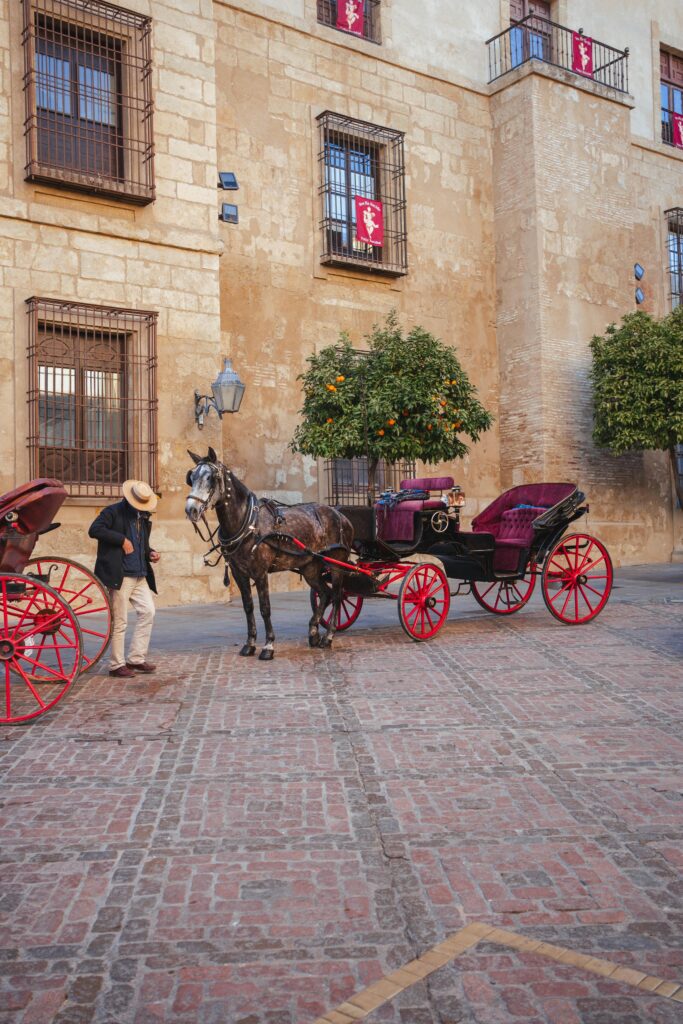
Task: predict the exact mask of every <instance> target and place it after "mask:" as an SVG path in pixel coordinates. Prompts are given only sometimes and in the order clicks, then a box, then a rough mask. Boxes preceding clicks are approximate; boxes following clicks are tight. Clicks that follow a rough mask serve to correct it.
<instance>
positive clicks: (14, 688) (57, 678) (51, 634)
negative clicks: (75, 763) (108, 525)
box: [0, 479, 111, 725]
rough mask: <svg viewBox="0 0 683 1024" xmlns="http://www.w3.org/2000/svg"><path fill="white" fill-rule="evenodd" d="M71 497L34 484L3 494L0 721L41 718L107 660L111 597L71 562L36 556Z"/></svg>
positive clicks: (55, 486)
mask: <svg viewBox="0 0 683 1024" xmlns="http://www.w3.org/2000/svg"><path fill="white" fill-rule="evenodd" d="M66 497H67V492H66V490H65V488H64V486H63V485H62V484H61V483H60V482H59V481H58V480H50V479H39V480H32V481H30V483H27V484H24V485H23V486H22V487H18V488H16V490H13V491H10V492H9V493H7V494H4V495H2V496H0V724H3V725H7V724H13V723H17V722H24V721H27V720H28V719H31V718H35V717H36V716H37V715H42V714H43V712H45V711H48V710H49V708H51V707H54V705H55V704H56V703H57V702H58V701H59V700H61V699H62V697H63V696H64V695H65V693H66V692H67V690H68V689H69V687H70V686H71V684H72V683H73V682H74V680H75V679H76V678H77V677H78V675H79V674H80V673H81V672H84V671H86V670H87V669H90V668H93V666H94V665H95V664H96V663H97V662H98V661H99V659H100V658H101V657H102V655H103V653H104V651H105V649H106V647H107V644H108V643H109V635H110V631H111V608H110V603H109V595H108V593H107V590H106V588H105V587H104V586H103V585H102V584H101V583H100V581H99V580H98V579H97V578H96V577H95V576H94V575H93V574H92V573H91V572H90V571H89V570H88V569H86V568H85V567H84V566H82V565H80V564H79V563H78V562H74V561H72V560H71V559H69V558H60V557H49V558H43V557H38V558H34V557H32V556H33V549H34V547H35V544H36V542H37V540H38V537H39V536H40V535H41V534H44V533H48V532H49V531H50V530H53V529H55V528H56V527H58V526H59V523H55V522H53V520H54V517H55V515H56V514H57V512H58V511H59V509H60V508H61V506H62V504H63V502H64V500H65V498H66Z"/></svg>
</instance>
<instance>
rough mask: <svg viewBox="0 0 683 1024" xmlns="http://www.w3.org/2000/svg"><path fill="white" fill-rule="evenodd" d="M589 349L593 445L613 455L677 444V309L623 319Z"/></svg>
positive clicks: (680, 435)
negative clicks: (655, 315)
mask: <svg viewBox="0 0 683 1024" xmlns="http://www.w3.org/2000/svg"><path fill="white" fill-rule="evenodd" d="M591 349H592V352H593V365H592V368H591V382H592V384H593V401H594V406H595V426H594V430H593V440H594V441H595V443H596V444H598V445H599V446H600V447H602V448H609V449H610V451H612V452H613V453H614V454H615V455H621V454H623V453H624V452H628V451H643V450H646V449H662V450H669V449H671V448H672V447H673V445H675V444H681V443H683V308H681V307H679V308H678V309H676V310H674V312H673V313H671V314H670V315H669V316H668V317H666V318H665V319H664V320H659V321H658V320H655V319H653V317H651V316H650V315H649V314H648V313H641V312H638V313H629V314H628V315H627V316H625V317H624V318H623V320H622V322H621V325H620V326H619V327H616V326H615V325H614V324H611V325H610V326H609V327H608V328H607V331H606V332H605V336H604V337H594V338H593V340H592V341H591Z"/></svg>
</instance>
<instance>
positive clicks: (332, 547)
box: [185, 448, 353, 661]
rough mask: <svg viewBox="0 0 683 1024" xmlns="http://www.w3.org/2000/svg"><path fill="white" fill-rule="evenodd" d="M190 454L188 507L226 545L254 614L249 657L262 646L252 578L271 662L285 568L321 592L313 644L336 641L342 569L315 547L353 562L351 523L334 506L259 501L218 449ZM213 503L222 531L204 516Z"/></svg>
mask: <svg viewBox="0 0 683 1024" xmlns="http://www.w3.org/2000/svg"><path fill="white" fill-rule="evenodd" d="M188 455H189V456H190V458H191V459H192V460H193V462H194V463H195V468H194V469H191V470H190V471H189V472H188V474H187V483H188V486H189V487H191V491H190V494H189V496H188V498H187V500H186V502H185V514H186V516H187V517H188V519H189V520H190V522H192V524H193V525H194V526H195V528H197V529H198V527H197V524H198V523H199V521H200V520H202V521H203V522H204V524H205V528H206V530H207V537H206V538H205V539H207V540H209V539H211V540H212V542H213V543H215V550H220V552H221V554H222V555H223V557H224V558H225V561H226V563H227V565H228V566H229V567H230V569H231V570H232V574H233V576H234V577H235V583H236V584H237V586H238V587H239V591H240V594H241V595H242V604H243V606H244V612H245V614H246V616H247V642H246V643H245V645H244V647H243V648H242V650H241V651H240V654H241V655H243V656H245V657H247V656H248V655H250V654H254V652H255V650H256V618H255V616H254V601H253V599H252V596H251V581H252V580H253V581H254V583H255V584H256V591H257V593H258V599H259V609H260V611H261V617H262V619H263V623H264V626H265V628H266V643H265V646H264V648H263V650H262V651H261V653H260V654H259V658H260V659H261V660H262V661H270V659H271V658H272V657H273V655H274V653H275V651H274V641H275V634H274V633H273V626H272V623H271V618H270V594H269V592H268V574H269V573H271V572H282V571H283V570H290V571H296V572H299V573H301V575H302V576H303V578H304V579H305V580H306V582H307V583H308V585H309V587H311V589H312V590H314V591H315V592H316V593H317V595H318V603H317V607H316V610H315V612H314V614H313V616H312V617H311V620H310V622H309V624H308V642H309V644H310V646H311V647H329V646H330V645H331V643H332V638H333V636H334V633H335V630H336V627H337V622H338V616H339V606H340V603H341V597H342V589H343V571H341V570H338V569H335V568H334V566H330V565H327V564H326V563H325V562H323V561H322V559H320V558H316V557H315V556H314V555H313V554H312V552H328V553H329V554H330V556H331V557H333V558H335V559H338V560H339V561H346V559H347V558H348V556H349V552H350V551H351V545H352V543H353V527H352V526H351V523H350V522H349V521H348V519H346V518H345V517H344V516H343V515H342V514H341V512H338V511H337V510H336V509H334V508H331V507H330V506H329V505H317V504H314V503H308V504H305V505H289V506H282V505H278V504H277V503H276V502H272V501H269V500H264V499H262V500H260V501H259V500H258V499H257V497H256V495H255V494H254V493H253V492H252V491H250V490H249V488H248V487H247V486H246V484H244V483H242V481H241V480H239V479H238V478H237V477H236V476H235V474H234V473H233V472H231V470H229V469H228V467H227V466H224V465H223V463H222V462H219V460H218V458H217V456H216V453H215V451H214V450H213V448H209V452H208V454H207V455H206V456H205V457H204V458H201V457H200V456H199V455H195V454H194V452H190V451H188ZM210 508H213V509H214V510H215V513H216V517H217V519H218V530H217V532H216V531H214V533H211V532H210V530H209V527H208V524H207V523H206V518H205V516H206V512H207V510H208V509H210ZM214 537H215V538H216V539H215V541H214V540H213V538H214ZM290 538H296V539H297V540H298V541H300V542H301V543H302V544H304V545H305V547H306V548H307V549H308V551H307V552H301V553H300V552H299V551H298V550H297V549H296V546H295V545H294V543H293V542H292V541H291V539H290ZM330 602H332V604H333V614H332V615H331V616H330V622H329V626H328V627H327V630H326V632H325V634H324V635H323V636H322V637H321V636H320V633H319V626H320V620H321V618H322V616H323V615H324V613H325V610H326V608H327V607H328V605H329V604H330Z"/></svg>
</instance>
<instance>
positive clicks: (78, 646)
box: [0, 573, 83, 725]
mask: <svg viewBox="0 0 683 1024" xmlns="http://www.w3.org/2000/svg"><path fill="white" fill-rule="evenodd" d="M82 648H83V645H82V640H81V630H80V627H79V625H78V618H77V616H76V613H75V612H74V611H73V610H72V608H71V607H70V606H69V604H68V602H67V601H65V600H64V598H63V597H61V596H60V594H58V593H57V591H56V590H54V589H53V588H52V587H48V586H47V585H46V584H45V583H43V582H42V581H41V580H37V579H34V578H32V577H31V576H21V575H19V574H15V573H3V574H2V575H0V694H1V696H0V724H2V725H13V724H16V723H18V722H26V721H28V720H29V719H30V718H36V717H37V716H38V715H42V714H43V713H44V712H45V711H48V710H49V709H50V708H51V707H54V705H55V704H56V703H57V702H58V701H60V700H61V699H62V697H63V696H64V694H65V693H66V691H67V690H68V689H69V687H70V686H71V684H72V683H73V681H74V679H75V678H76V677H77V675H78V673H79V671H80V667H81V658H82Z"/></svg>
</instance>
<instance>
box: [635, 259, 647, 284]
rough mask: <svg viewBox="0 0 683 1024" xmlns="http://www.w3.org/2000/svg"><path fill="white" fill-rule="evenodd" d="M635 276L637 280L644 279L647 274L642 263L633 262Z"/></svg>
mask: <svg viewBox="0 0 683 1024" xmlns="http://www.w3.org/2000/svg"><path fill="white" fill-rule="evenodd" d="M633 276H634V277H635V279H636V281H642V280H643V277H644V276H645V267H643V266H641V264H640V263H634V264H633Z"/></svg>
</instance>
